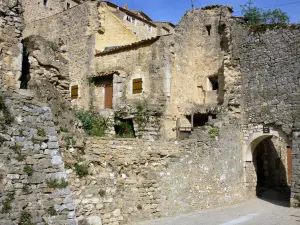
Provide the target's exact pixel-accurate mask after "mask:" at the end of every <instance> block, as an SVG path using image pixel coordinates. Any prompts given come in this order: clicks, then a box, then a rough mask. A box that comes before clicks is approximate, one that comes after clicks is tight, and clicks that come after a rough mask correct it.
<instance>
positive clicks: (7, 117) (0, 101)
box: [0, 95, 14, 128]
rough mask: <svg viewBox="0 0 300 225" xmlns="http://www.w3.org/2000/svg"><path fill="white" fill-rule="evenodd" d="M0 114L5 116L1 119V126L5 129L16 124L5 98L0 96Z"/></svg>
mask: <svg viewBox="0 0 300 225" xmlns="http://www.w3.org/2000/svg"><path fill="white" fill-rule="evenodd" d="M0 112H2V114H3V118H0V125H1V127H2V128H4V125H10V124H11V123H12V122H14V117H13V116H12V115H11V113H10V111H9V109H8V108H7V106H6V105H5V101H4V98H3V97H2V96H1V95H0Z"/></svg>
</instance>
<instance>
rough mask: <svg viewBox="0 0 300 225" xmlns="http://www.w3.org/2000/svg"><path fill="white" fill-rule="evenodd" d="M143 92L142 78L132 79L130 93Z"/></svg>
mask: <svg viewBox="0 0 300 225" xmlns="http://www.w3.org/2000/svg"><path fill="white" fill-rule="evenodd" d="M142 92H143V79H142V78H138V79H133V81H132V93H133V94H139V93H142Z"/></svg>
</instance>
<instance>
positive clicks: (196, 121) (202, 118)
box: [186, 114, 217, 127]
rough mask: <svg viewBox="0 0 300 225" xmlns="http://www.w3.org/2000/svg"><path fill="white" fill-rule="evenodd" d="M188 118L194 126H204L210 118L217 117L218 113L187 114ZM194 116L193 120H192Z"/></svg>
mask: <svg viewBox="0 0 300 225" xmlns="http://www.w3.org/2000/svg"><path fill="white" fill-rule="evenodd" d="M186 118H187V119H188V120H189V122H190V123H191V124H193V127H202V126H205V125H206V124H207V123H208V122H209V121H210V120H212V119H216V118H217V115H216V114H194V116H193V117H192V116H191V115H187V116H186ZM192 118H193V121H192Z"/></svg>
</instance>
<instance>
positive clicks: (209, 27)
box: [205, 25, 211, 36]
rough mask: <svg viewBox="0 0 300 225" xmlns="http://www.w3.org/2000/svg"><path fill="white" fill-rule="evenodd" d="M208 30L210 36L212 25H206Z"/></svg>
mask: <svg viewBox="0 0 300 225" xmlns="http://www.w3.org/2000/svg"><path fill="white" fill-rule="evenodd" d="M205 27H206V30H207V34H208V35H209V36H210V31H211V25H207V26H205Z"/></svg>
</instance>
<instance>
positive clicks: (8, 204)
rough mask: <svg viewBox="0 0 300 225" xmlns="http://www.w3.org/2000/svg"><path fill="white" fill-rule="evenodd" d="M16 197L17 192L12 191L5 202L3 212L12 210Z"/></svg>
mask: <svg viewBox="0 0 300 225" xmlns="http://www.w3.org/2000/svg"><path fill="white" fill-rule="evenodd" d="M14 199H15V192H12V193H10V194H9V195H8V196H7V198H6V199H5V200H4V202H3V207H2V211H1V212H2V213H9V212H10V210H11V203H12V201H13V200H14Z"/></svg>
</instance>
